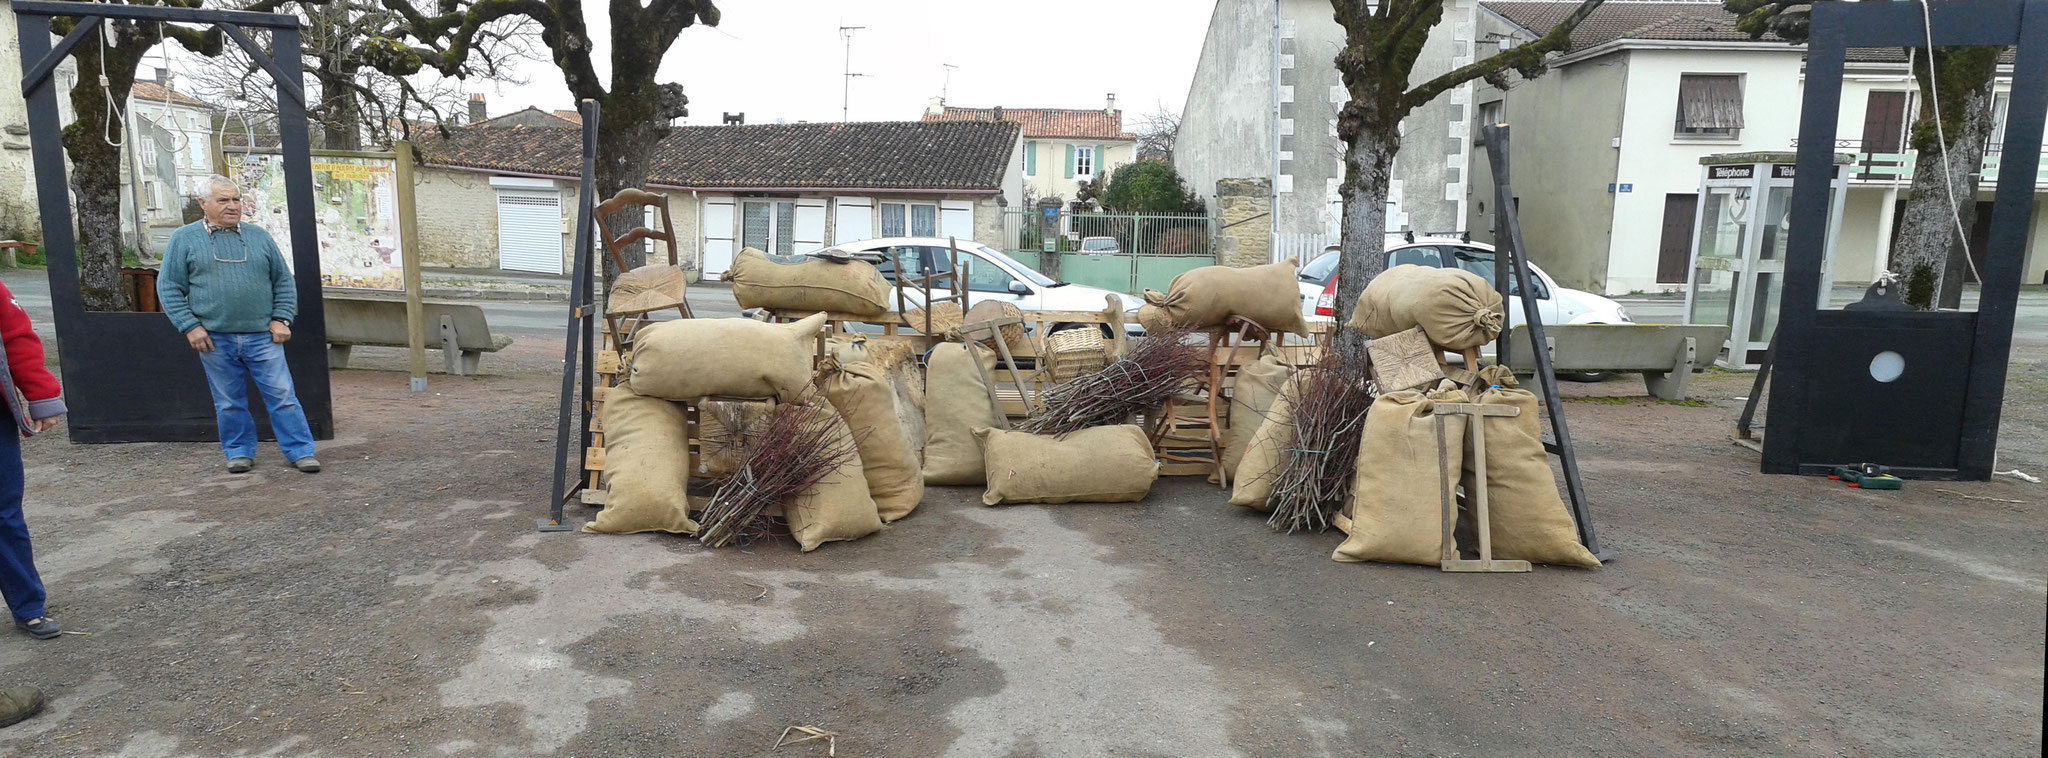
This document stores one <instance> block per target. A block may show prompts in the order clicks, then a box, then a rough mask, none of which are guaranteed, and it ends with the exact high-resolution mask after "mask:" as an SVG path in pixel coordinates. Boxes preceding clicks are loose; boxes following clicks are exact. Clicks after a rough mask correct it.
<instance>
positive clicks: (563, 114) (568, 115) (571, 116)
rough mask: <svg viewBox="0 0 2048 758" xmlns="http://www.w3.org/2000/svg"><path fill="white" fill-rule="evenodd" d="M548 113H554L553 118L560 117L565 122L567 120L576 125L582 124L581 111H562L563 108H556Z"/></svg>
mask: <svg viewBox="0 0 2048 758" xmlns="http://www.w3.org/2000/svg"><path fill="white" fill-rule="evenodd" d="M549 113H552V114H554V116H555V118H559V119H561V120H563V121H567V122H569V123H571V124H575V125H577V126H582V125H583V114H581V113H577V112H575V111H564V110H556V111H549Z"/></svg>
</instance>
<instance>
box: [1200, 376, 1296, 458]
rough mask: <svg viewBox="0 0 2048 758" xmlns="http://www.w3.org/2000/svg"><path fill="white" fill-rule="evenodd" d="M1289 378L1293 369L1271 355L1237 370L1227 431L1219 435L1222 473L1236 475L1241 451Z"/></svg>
mask: <svg viewBox="0 0 2048 758" xmlns="http://www.w3.org/2000/svg"><path fill="white" fill-rule="evenodd" d="M1293 375H1294V367H1293V366H1290V365H1287V362H1286V361H1283V360H1280V358H1279V357H1278V356H1274V355H1266V356H1264V357H1261V358H1259V359H1258V360H1256V361H1253V362H1251V363H1248V364H1246V365H1245V366H1244V367H1242V368H1239V369H1238V370H1237V380H1236V383H1235V384H1233V385H1231V389H1230V427H1229V428H1228V429H1225V430H1224V431H1223V470H1224V471H1229V472H1231V475H1232V476H1235V475H1236V473H1237V464H1238V463H1239V462H1240V461H1243V460H1244V450H1245V448H1246V447H1248V446H1250V445H1251V442H1252V437H1253V436H1254V435H1256V434H1258V433H1259V427H1261V426H1264V425H1265V423H1266V413H1267V411H1269V410H1270V409H1271V408H1272V407H1273V398H1275V397H1278V396H1279V395H1280V385H1282V384H1285V383H1287V377H1289V376H1293ZM1209 481H1212V482H1213V481H1216V475H1215V474H1213V473H1212V474H1210V475H1209Z"/></svg>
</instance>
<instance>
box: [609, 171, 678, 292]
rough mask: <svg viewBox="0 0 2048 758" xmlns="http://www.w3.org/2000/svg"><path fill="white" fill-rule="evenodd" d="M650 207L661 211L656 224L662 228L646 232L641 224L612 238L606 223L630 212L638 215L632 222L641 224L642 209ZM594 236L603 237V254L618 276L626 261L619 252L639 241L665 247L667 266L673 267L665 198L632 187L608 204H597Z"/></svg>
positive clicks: (673, 237) (673, 249) (672, 232)
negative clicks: (646, 241) (609, 258)
mask: <svg viewBox="0 0 2048 758" xmlns="http://www.w3.org/2000/svg"><path fill="white" fill-rule="evenodd" d="M650 205H651V206H654V207H656V208H659V209H661V213H660V222H659V223H660V224H661V228H660V229H659V230H656V229H649V228H647V226H646V225H645V224H644V223H643V224H641V225H638V226H635V227H634V228H633V229H632V230H630V231H628V232H626V233H625V234H622V235H619V236H618V237H613V236H612V230H611V224H610V223H609V222H610V220H611V217H612V216H615V215H618V214H619V213H622V212H626V211H633V212H636V213H637V214H639V215H637V216H635V218H636V219H639V220H641V221H643V222H644V221H645V220H646V216H647V212H646V211H645V210H643V209H644V208H646V207H647V206H650ZM597 233H598V234H599V235H602V237H603V239H604V250H605V253H606V254H608V255H610V256H611V257H612V265H615V266H618V268H619V271H620V272H621V273H624V272H625V271H626V270H627V269H626V259H625V257H624V255H623V254H621V253H620V251H622V250H624V249H626V246H627V245H631V244H633V243H635V242H639V241H641V240H658V241H661V242H666V243H668V265H671V266H674V265H676V235H675V227H674V226H671V225H670V224H669V219H668V196H667V195H663V194H660V193H657V192H648V191H646V190H642V189H634V188H632V187H627V188H625V189H622V190H619V194H616V195H613V196H612V198H611V199H610V200H606V201H604V202H603V203H600V204H598V206H597Z"/></svg>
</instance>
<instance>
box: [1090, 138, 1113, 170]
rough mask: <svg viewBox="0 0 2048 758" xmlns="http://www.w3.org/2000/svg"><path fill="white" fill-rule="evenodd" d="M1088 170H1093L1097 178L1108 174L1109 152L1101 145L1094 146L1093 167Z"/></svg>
mask: <svg viewBox="0 0 2048 758" xmlns="http://www.w3.org/2000/svg"><path fill="white" fill-rule="evenodd" d="M1090 168H1093V169H1095V174H1096V175H1097V176H1103V175H1107V174H1108V173H1109V150H1108V149H1107V148H1104V147H1103V146H1101V145H1096V146H1095V165H1094V166H1090Z"/></svg>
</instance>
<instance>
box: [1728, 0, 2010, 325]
mask: <svg viewBox="0 0 2048 758" xmlns="http://www.w3.org/2000/svg"><path fill="white" fill-rule="evenodd" d="M1826 1H1828V0H1822V2H1826ZM1812 2H1813V0H1725V2H1724V7H1726V8H1727V9H1728V10H1730V11H1732V12H1735V13H1737V14H1741V16H1742V18H1741V19H1740V20H1739V21H1737V22H1736V28H1738V29H1741V30H1742V31H1744V32H1747V33H1748V34H1749V36H1751V37H1758V38H1760V37H1762V36H1763V35H1765V34H1775V35H1777V36H1778V37H1779V38H1780V39H1784V40H1786V41H1788V42H1792V43H1795V44H1797V43H1803V42H1805V41H1806V35H1807V32H1808V24H1809V22H1810V21H1811V18H1810V13H1811V11H1812V4H1811V3H1812ZM2004 51H2005V49H2004V48H2001V47H1938V48H1935V49H1933V50H1931V51H1930V50H1927V49H1926V48H1907V51H1906V54H1907V57H1908V58H1910V59H1911V60H1912V62H1913V63H1912V67H1913V78H1914V79H1915V80H1916V81H1917V82H1918V83H1919V85H1920V92H1921V93H1923V95H1925V96H1923V97H1921V98H1920V112H1919V114H1918V115H1916V116H1915V122H1914V124H1913V130H1912V134H1911V136H1910V138H1909V144H1910V145H1911V146H1912V147H1913V149H1914V150H1915V151H1917V152H1918V153H1919V160H1918V161H1917V162H1916V163H1915V165H1914V166H1913V183H1912V196H1911V197H1909V198H1907V199H1906V205H1905V210H1904V211H1903V212H1902V213H1900V214H1899V221H1898V224H1899V230H1898V239H1897V241H1896V242H1895V243H1893V245H1892V260H1891V267H1892V270H1893V271H1894V272H1896V273H1898V275H1899V280H1900V282H1901V287H1900V295H1901V299H1902V300H1904V301H1905V303H1906V304H1907V305H1910V306H1913V307H1915V308H1919V309H1921V310H1933V309H1935V308H1937V307H1940V308H1953V307H1956V306H1957V305H1958V304H1959V303H1961V302H1962V297H1963V275H1962V272H1963V269H1964V267H1966V266H1967V265H1969V264H1968V261H1967V257H1966V256H1967V253H1966V252H1965V250H1964V248H1965V247H1967V240H1966V239H1965V238H1964V236H1963V235H1964V234H1965V231H1964V230H1967V229H1969V228H1970V226H1971V224H1972V222H1973V221H1974V220H1975V217H1976V211H1977V175H1978V172H1979V171H1980V170H1981V168H1982V166H1983V164H1984V152H1985V150H1986V148H1987V146H1988V144H1989V143H1990V141H1991V132H1992V129H1993V128H1994V127H1996V126H1997V125H1996V124H1995V123H1993V114H1994V112H1995V111H1994V105H1995V100H1994V98H1993V93H1992V85H1993V83H1994V82H1995V80H1996V77H1997V75H1998V58H1999V56H2000V55H2001V54H2003V53H2004ZM1937 77H1939V78H1938V79H1937ZM1937 109H1938V110H1937ZM1937 112H1939V114H1940V117H1939V119H1938V120H1937V118H1936V113H1937ZM1937 123H1938V124H1940V126H1939V128H1937V127H1936V124H1937ZM1944 137H1946V138H1947V141H1946V142H1944V141H1943V138H1944ZM2025 147H2026V149H2030V150H2031V149H2034V147H2033V146H2031V145H2029V146H2025ZM1951 203H1953V205H1951Z"/></svg>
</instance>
